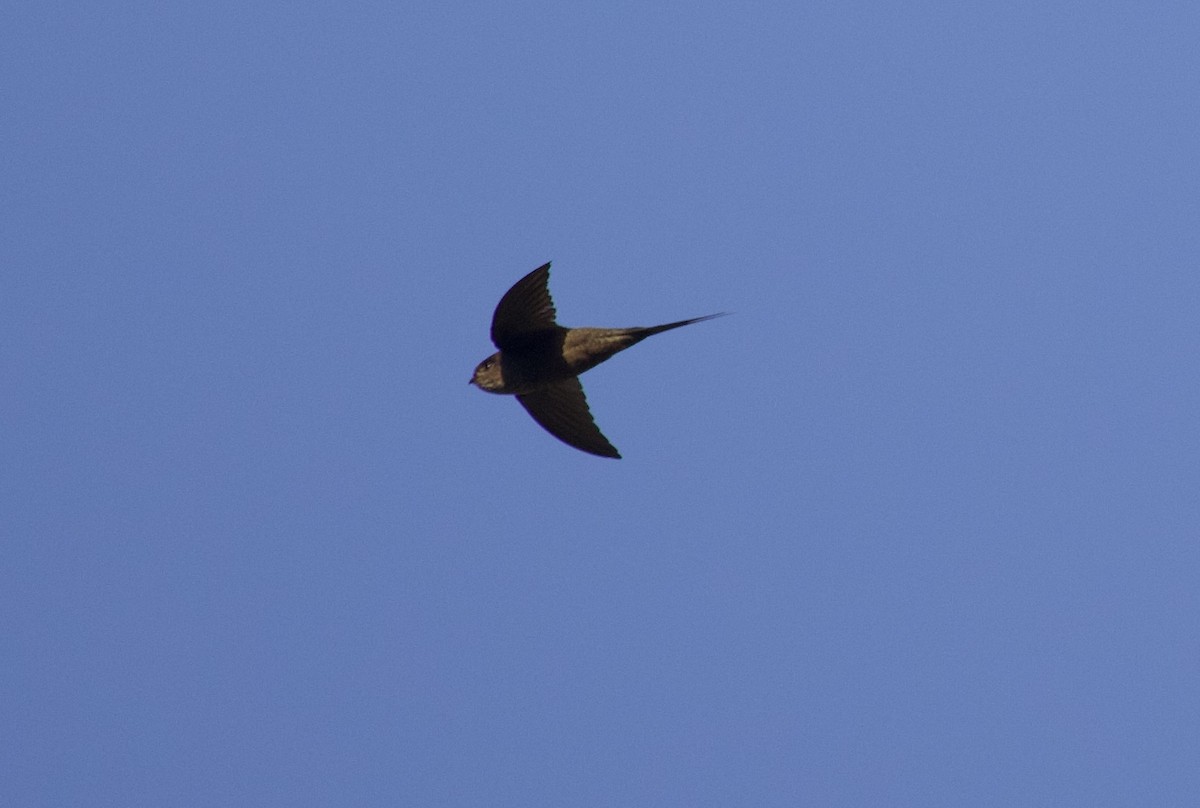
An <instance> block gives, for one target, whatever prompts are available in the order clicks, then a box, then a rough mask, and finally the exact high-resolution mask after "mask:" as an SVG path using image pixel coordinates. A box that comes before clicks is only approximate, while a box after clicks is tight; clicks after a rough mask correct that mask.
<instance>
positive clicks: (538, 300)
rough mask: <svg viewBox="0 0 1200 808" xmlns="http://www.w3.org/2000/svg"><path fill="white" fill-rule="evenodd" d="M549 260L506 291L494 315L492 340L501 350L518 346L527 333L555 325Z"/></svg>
mask: <svg viewBox="0 0 1200 808" xmlns="http://www.w3.org/2000/svg"><path fill="white" fill-rule="evenodd" d="M549 282H550V264H548V263H546V264H542V265H541V266H540V267H538V268H537V269H535V270H534V271H533V272H530V273H529V274H528V275H526V276H525V277H524V278H521V280H519V281H517V282H516V283H515V284H513V287H512V288H511V289H509V290H508V291H507V292H505V293H504V297H502V298H500V303H499V304H498V305H497V306H496V313H495V314H493V315H492V342H494V343H495V344H496V347H497V348H499V349H500V350H502V351H503V350H506V349H510V348H513V347H519V346H520V343H521V338H522V337H523V336H525V335H527V334H530V333H535V332H538V331H545V330H546V329H548V328H554V318H555V316H556V315H555V312H554V302H553V301H552V300H551V299H550V287H549V285H548V284H549Z"/></svg>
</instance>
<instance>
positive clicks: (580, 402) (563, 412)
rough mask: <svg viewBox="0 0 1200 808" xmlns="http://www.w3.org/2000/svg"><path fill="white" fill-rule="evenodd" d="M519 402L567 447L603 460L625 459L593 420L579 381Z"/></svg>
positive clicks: (548, 388)
mask: <svg viewBox="0 0 1200 808" xmlns="http://www.w3.org/2000/svg"><path fill="white" fill-rule="evenodd" d="M517 401H520V402H521V406H522V407H524V408H525V409H526V410H527V411H528V412H529V414H530V415H532V416H533V420H535V421H537V422H538V423H539V424H541V425H542V428H543V429H545V430H546V431H547V432H549V433H550V434H551V435H553V436H554V437H556V438H558V439H559V440H561V441H562V442H563V443H566V444H569V445H571V446H574V447H575V448H576V449H580V450H582V451H584V452H588V453H590V454H594V455H599V456H600V457H620V456H621V455H620V453H619V452H617V450H616V448H615V447H614V446H613V445H612V444H611V443H609V442H608V438H606V437H604V435H603V434H601V432H600V428H599V427H597V426H596V422H595V421H593V420H592V413H591V411H590V410H588V404H587V398H585V397H584V395H583V385H581V384H580V383H579V378H578V377H572V378H570V379H563V380H562V381H557V382H554V383H553V384H548V385H546V386H545V387H539V388H538V389H537V390H536V391H535V392H532V393H526V394H524V395H519V396H517Z"/></svg>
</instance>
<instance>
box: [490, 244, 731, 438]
mask: <svg viewBox="0 0 1200 808" xmlns="http://www.w3.org/2000/svg"><path fill="white" fill-rule="evenodd" d="M549 281H550V264H549V263H545V264H542V265H541V266H540V267H538V268H537V269H535V270H533V271H532V272H530V273H529V274H528V275H526V276H525V277H524V278H521V280H519V281H517V282H516V283H515V284H513V286H512V288H511V289H509V290H508V291H507V292H505V293H504V297H502V298H500V303H499V304H497V306H496V311H495V313H494V314H493V315H492V334H491V336H492V342H493V343H494V344H495V345H496V347H497V348H499V349H500V350H499V351H497V352H496V353H494V354H492V355H491V356H489V357H488V358H487V359H484V360H483V361H482V362H480V363H479V364H478V365H477V366H476V367H475V372H474V374H472V376H471V381H470V384H473V385H475V386H476V387H478V388H479V389H480V390H484V391H486V392H488V393H496V394H499V395H515V396H516V397H517V401H519V402H520V403H521V406H522V407H524V408H525V410H526V411H527V412H528V413H529V414H530V415H531V416H533V420H534V421H537V423H538V424H539V425H541V427H542V428H543V429H545V430H546V431H547V432H549V433H550V434H551V435H553V436H554V437H556V438H558V439H559V440H561V441H562V442H563V443H566V444H567V445H568V446H573V447H574V448H576V449H579V450H581V451H584V452H587V453H589V454H593V455H597V456H599V457H611V458H614V459H617V458H620V457H621V454H620V452H618V451H617V449H616V447H614V446H613V445H612V443H610V442H609V440H608V438H606V437H604V433H602V432H601V431H600V428H599V427H597V426H596V422H595V420H593V418H592V413H591V410H589V409H588V403H587V398H586V397H585V396H584V394H583V385H582V384H581V383H580V382H579V375H580V374H581V373H584V372H585V371H588V370H591V369H592V368H594V367H596V365H599V364H600V363H601V362H604V361H605V360H607V359H609V358H611V357H612V356H613V355H614V354H617V353H619V352H620V351H623V350H625V349H626V348H629V347H632V346H634V345H636V344H637V343H639V342H641V341H642V340H644V339H646V337H651V336H653V335H655V334H661V333H662V332H664V331H670V330H671V329H674V328H682V327H683V326H685V325H691V324H692V323H699V322H703V321H704V320H711V319H713V318H715V317H722V316H724V315H725V314H727V312H720V313H717V314H709V315H706V316H704V317H693V318H691V319H688V320H679V321H677V322H674V323H666V324H664V325H655V326H650V327H636V326H635V327H632V328H566V327H564V326H561V325H559V324H558V323H557V322H556V319H557V316H558V315H557V313H556V312H555V310H554V302H553V301H552V300H551V299H550V287H549Z"/></svg>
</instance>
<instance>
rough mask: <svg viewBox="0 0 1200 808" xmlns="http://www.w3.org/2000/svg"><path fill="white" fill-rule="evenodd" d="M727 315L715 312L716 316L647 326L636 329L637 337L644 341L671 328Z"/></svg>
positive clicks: (709, 315) (724, 312)
mask: <svg viewBox="0 0 1200 808" xmlns="http://www.w3.org/2000/svg"><path fill="white" fill-rule="evenodd" d="M728 315H729V312H727V311H721V312H717V313H716V314H706V315H704V316H703V317H693V318H691V319H690V320H679V321H678V322H674V323H665V324H663V325H652V326H649V327H648V328H639V329H638V337H639V338H641V339H645V338H646V337H651V336H654V335H655V334H661V333H662V332H664V331H670V330H671V329H672V328H683V327H684V326H685V325H691V324H692V323H702V322H704V321H705V320H715V319H716V318H717V317H726V316H728Z"/></svg>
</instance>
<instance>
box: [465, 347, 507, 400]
mask: <svg viewBox="0 0 1200 808" xmlns="http://www.w3.org/2000/svg"><path fill="white" fill-rule="evenodd" d="M470 383H471V384H473V385H475V386H476V387H478V388H479V389H480V390H486V391H488V392H489V393H499V392H500V391H501V390H503V389H504V374H503V373H502V372H501V370H500V354H498V353H494V354H492V355H491V356H489V357H488V358H487V359H485V360H483V361H482V362H480V363H479V364H478V365H476V366H475V373H473V374H472V375H471V382H470Z"/></svg>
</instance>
